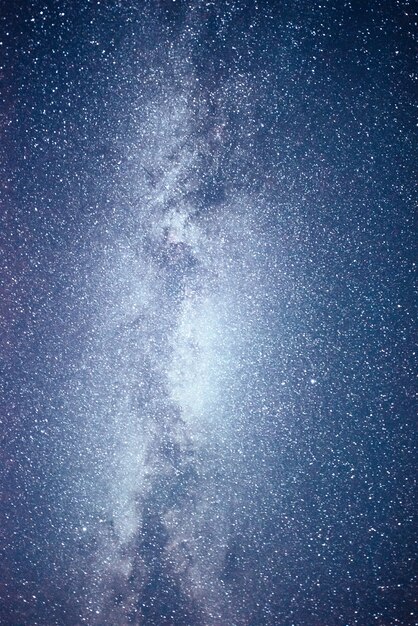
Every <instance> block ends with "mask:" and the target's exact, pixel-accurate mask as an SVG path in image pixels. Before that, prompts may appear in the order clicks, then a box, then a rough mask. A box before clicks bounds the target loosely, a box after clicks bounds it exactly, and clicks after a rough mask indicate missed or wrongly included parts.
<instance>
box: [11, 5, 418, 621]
mask: <svg viewBox="0 0 418 626" xmlns="http://www.w3.org/2000/svg"><path fill="white" fill-rule="evenodd" d="M416 20H417V14H416V7H414V4H413V3H412V2H409V1H408V0H402V1H396V2H367V3H364V2H355V1H353V2H348V1H347V2H343V1H337V0H329V1H328V0H324V1H323V2H319V3H313V2H312V3H311V2H296V1H295V2H292V1H283V2H281V1H277V2H260V3H259V5H258V7H257V4H256V3H253V2H248V3H245V2H225V3H223V2H222V3H210V2H208V3H205V2H183V1H177V2H174V1H164V2H163V1H161V2H158V1H156V0H155V1H154V2H137V3H135V2H126V3H125V2H106V1H103V2H100V3H99V2H89V1H86V2H80V3H75V2H64V1H58V2H50V1H48V2H29V1H28V2H26V1H22V2H18V3H12V2H3V4H2V8H1V25H0V40H1V48H0V55H1V56H0V61H1V70H0V80H1V116H0V132H1V164H0V165H1V175H0V176H1V178H0V184H1V192H0V193H1V208H0V211H1V212H0V238H1V241H0V244H1V252H0V254H1V264H0V267H1V270H0V271H1V297H0V307H1V309H0V311H1V325H2V326H1V361H2V362H1V427H0V428H1V435H2V444H1V452H0V455H1V469H0V476H1V495H2V500H1V506H0V528H1V529H2V531H1V533H2V534H1V536H0V548H1V551H2V557H1V563H2V564H1V575H0V578H1V583H0V599H1V602H0V606H1V608H0V621H1V623H2V624H5V625H6V624H7V625H10V626H11V625H13V626H17V625H18V624H19V625H20V624H21V625H22V626H23V625H24V624H25V625H26V624H45V625H46V624H48V625H51V624H61V625H62V624H68V625H75V624H77V623H79V620H80V614H79V606H78V603H77V601H76V600H75V599H74V597H73V596H71V591H70V590H71V589H73V586H72V585H73V584H74V580H73V578H74V576H73V578H71V575H70V574H69V573H68V570H69V565H68V564H69V562H70V557H69V555H70V554H71V553H72V551H73V550H74V546H75V545H77V546H78V547H77V549H80V550H81V548H80V547H79V543H77V541H78V539H77V538H74V537H73V535H72V534H71V532H70V531H68V534H67V535H66V534H65V532H64V531H62V525H61V526H60V524H62V520H64V519H66V518H68V526H69V528H70V527H71V524H74V523H75V522H74V520H73V519H72V512H71V511H65V510H61V509H59V507H62V506H64V505H63V504H62V502H65V497H62V494H61V495H60V497H59V498H58V497H57V494H59V492H60V489H62V485H63V483H62V478H63V475H64V474H65V472H66V471H67V469H68V468H67V469H66V468H65V467H63V466H61V467H60V469H57V465H56V464H54V463H53V461H52V455H53V451H54V450H55V449H56V441H59V440H62V439H63V437H65V436H66V435H65V433H67V432H68V428H69V429H70V430H71V428H74V429H75V430H77V428H81V426H80V425H79V424H76V425H74V424H73V425H70V426H68V424H67V423H65V424H64V425H63V424H62V423H61V422H60V418H59V416H60V415H61V414H62V415H63V416H64V415H65V418H64V417H63V422H65V421H66V420H67V421H68V420H69V419H70V418H69V417H68V416H69V415H70V413H68V409H64V408H63V407H64V404H65V401H64V399H63V397H62V394H61V390H62V388H63V387H64V386H65V384H66V382H67V380H68V377H69V375H70V373H71V372H72V371H73V370H74V368H75V367H76V364H77V362H78V360H79V359H80V358H81V355H82V354H83V351H84V349H85V345H86V344H87V343H88V336H89V335H88V333H89V324H90V323H91V317H90V316H91V312H90V309H91V302H90V301H89V293H91V290H90V289H89V280H90V278H89V277H90V276H91V272H93V271H94V268H95V264H96V261H97V258H98V255H99V251H100V250H101V249H102V248H103V247H104V246H106V245H107V243H108V242H109V241H110V240H111V239H112V237H114V236H115V233H116V232H118V229H119V228H120V223H121V219H122V218H121V216H122V215H123V214H124V212H125V213H128V212H129V200H128V199H125V200H121V198H122V195H119V196H117V193H116V191H115V189H122V188H123V184H124V183H123V180H125V179H124V176H125V175H126V171H127V168H128V165H127V163H128V161H129V158H128V157H129V154H130V152H129V151H130V146H131V145H133V139H132V137H134V138H135V137H137V136H138V133H139V131H138V125H139V124H138V120H141V115H142V113H141V111H142V109H141V107H144V108H145V106H146V104H147V103H149V102H152V101H153V97H154V92H155V96H157V93H158V88H159V87H158V86H159V85H161V84H170V81H173V82H175V81H176V80H179V78H178V77H177V78H176V76H174V75H172V73H173V70H172V67H171V66H170V64H169V62H168V60H167V59H168V50H169V49H170V44H173V45H175V46H177V50H179V51H180V52H181V54H183V63H184V73H185V74H187V72H188V68H190V72H191V71H193V76H194V79H193V80H194V82H193V81H192V83H191V86H190V99H191V101H192V102H193V104H192V105H191V106H192V110H193V115H194V116H195V117H194V119H195V120H196V128H197V130H196V136H198V137H199V141H204V142H206V145H208V146H209V148H208V152H207V154H209V156H208V157H207V159H208V167H207V170H208V172H211V173H210V174H208V175H207V176H202V178H201V180H200V181H199V183H198V184H197V185H196V186H195V189H194V190H193V194H192V195H193V198H192V199H193V202H194V205H195V206H196V207H197V212H198V213H199V214H200V215H202V214H203V215H205V214H207V215H208V219H210V217H211V215H212V214H214V213H215V212H219V211H221V212H222V206H223V205H222V203H223V202H226V201H227V199H228V198H230V197H232V196H238V195H239V194H241V193H243V192H245V193H247V194H253V196H254V197H257V198H258V205H257V206H255V207H254V220H255V222H256V223H259V224H260V229H262V230H263V231H264V232H265V233H266V235H265V236H266V239H268V242H269V243H268V250H269V258H268V259H267V260H266V263H265V265H266V267H267V270H266V271H267V272H268V273H269V280H271V282H270V283H269V284H270V287H269V289H270V290H271V292H270V295H268V296H267V297H266V304H265V307H264V310H263V317H262V319H260V320H258V322H259V326H260V328H261V331H260V333H262V331H263V329H264V330H265V335H266V336H267V335H268V337H269V340H268V342H267V343H268V349H267V351H266V352H265V356H264V357H263V359H264V360H263V362H262V364H261V365H260V364H259V368H260V371H262V375H261V379H262V382H261V383H257V384H258V387H257V394H259V395H260V396H261V395H262V396H263V406H264V412H263V410H261V408H260V406H261V404H257V403H258V399H257V398H258V396H257V394H256V393H255V392H254V393H253V394H252V393H251V391H249V392H248V433H250V434H248V436H247V439H245V437H244V441H243V444H242V445H243V454H244V456H245V458H246V459H247V460H248V463H247V468H248V470H247V471H248V475H247V476H245V477H243V478H242V480H243V481H244V482H245V481H248V483H249V484H257V481H256V477H257V475H263V480H264V482H263V483H262V484H261V485H258V486H257V488H254V498H255V500H256V501H257V509H256V510H257V520H254V519H252V520H251V519H249V520H247V521H245V520H244V521H243V522H242V523H241V525H240V527H239V533H237V535H236V536H235V537H234V536H233V535H232V536H231V543H230V547H229V551H228V556H227V558H226V562H225V570H224V577H225V579H227V580H229V581H230V584H231V586H232V587H234V585H235V586H236V587H237V588H238V589H239V588H240V586H241V587H242V588H243V589H244V588H246V587H245V585H246V583H244V582H243V581H244V580H245V579H246V578H249V579H251V580H252V578H253V577H254V578H256V579H257V580H258V584H256V583H254V584H253V583H251V584H249V585H248V586H249V589H250V591H249V593H251V594H252V595H253V597H254V602H253V604H252V606H251V608H248V613H247V616H246V617H245V619H246V621H242V622H239V623H245V624H248V625H252V626H258V625H260V626H261V625H263V624H265V625H267V624H269V625H270V624H271V625H272V624H283V625H284V626H286V625H290V624H296V625H297V626H302V625H305V624H306V625H307V626H308V625H309V626H314V625H316V624H317V625H318V626H319V625H324V624H327V625H329V626H331V625H334V624H335V625H340V624H341V625H343V624H350V625H351V624H358V625H361V626H368V625H370V624H378V625H381V626H388V625H389V624H391V625H392V624H413V623H415V622H416V619H417V618H416V612H415V614H414V613H413V611H414V604H413V603H414V593H415V594H416V580H415V582H414V578H413V574H414V567H413V563H414V558H415V556H416V546H415V541H414V501H413V495H414V480H415V475H416V471H415V470H416V462H415V458H416V449H415V437H416V432H415V415H416V403H415V401H414V394H415V392H416V385H415V384H414V378H413V373H414V368H415V365H416V364H415V359H416V354H415V352H414V344H415V336H414V326H415V324H414V321H415V319H416V298H415V295H414V292H413V288H414V280H415V270H416V266H415V262H416V223H415V221H414V213H413V199H414V196H413V182H414V177H413V170H414V161H415V160H416V156H417V155H416V143H415V141H416V140H415V136H414V104H415V100H416V67H415V62H414V56H413V47H414V38H416ZM240 76H242V77H243V78H242V84H243V85H244V86H243V87H242V89H241V91H239V90H237V88H236V91H233V90H232V89H231V90H230V91H228V89H230V88H229V85H230V84H231V82H234V84H235V85H236V84H239V83H240V80H241V79H240ZM237 94H238V95H237ZM237 98H238V104H239V105H240V106H238V107H237V106H235V104H236V103H237ZM200 101H204V102H205V106H206V107H207V109H206V110H207V113H206V114H205V115H202V113H201V112H200V109H199V107H200V104H199V102H200ZM193 107H195V108H194V109H193ZM217 132H218V133H221V135H222V137H221V139H220V141H219V142H218V143H216V141H217V139H216V138H215V136H216V133H217ZM202 138H203V139H202ZM186 141H192V142H193V141H194V139H193V137H192V138H191V139H190V137H189V136H186ZM237 154H239V158H238V157H237ZM215 159H218V161H219V162H220V163H221V166H220V167H219V168H218V169H216V171H215V170H214V169H213V168H212V169H211V167H212V163H213V161H214V160H215ZM202 160H204V159H203V157H202ZM218 161H217V162H218ZM201 165H202V170H204V168H205V164H204V163H203V164H202V163H201ZM121 172H122V173H121ZM152 176H157V177H158V172H157V173H154V172H151V177H152ZM121 193H122V192H121ZM123 197H125V196H123ZM117 198H118V199H117ZM124 202H126V204H125V205H124ZM220 207H221V208H220ZM115 214H116V215H117V217H116V218H114V221H112V220H113V217H112V216H114V215H115ZM125 235H126V233H124V236H125ZM282 251H284V253H285V258H286V260H285V262H284V261H283V258H282V257H280V261H278V260H277V259H279V256H280V255H281V254H282ZM277 264H280V267H281V272H282V275H283V273H284V275H285V284H286V288H283V291H282V292H281V293H279V292H278V291H277V290H278V289H279V288H278V287H277V284H278V283H276V279H275V267H276V266H277ZM275 285H276V287H275ZM276 289H277V290H276ZM263 332H264V331H263ZM274 337H280V340H279V339H277V344H276V343H275V340H274ZM283 346H284V347H283ZM284 355H285V358H284ZM247 376H248V379H246V382H245V384H247V386H248V389H249V390H251V388H252V385H253V384H254V381H253V380H252V376H251V373H248V372H247ZM244 378H245V376H244ZM284 382H285V383H286V385H283V384H282V383H284ZM243 384H244V383H243ZM256 396H257V397H256ZM277 406H280V415H279V412H278V411H276V409H277ZM65 411H67V412H65ZM66 429H67V430H66ZM73 451H74V447H71V446H70V451H69V452H68V458H67V461H68V464H69V465H68V467H69V468H71V454H73ZM261 460H262V468H261V465H260V463H261ZM266 468H267V469H266ZM68 473H69V474H71V469H68ZM64 495H65V494H64ZM58 500H59V502H60V504H59V505H58V504H57V502H58ZM415 521H416V520H415ZM150 523H151V522H150ZM155 523H156V526H157V527H158V522H155ZM255 527H257V529H258V530H257V532H255V530H254V528H255ZM58 528H60V531H59V532H58V530H57V529H58ZM63 532H64V534H62V533H63ZM144 532H145V531H144ZM60 533H61V534H60ZM161 533H163V531H161ZM160 539H161V541H162V542H164V541H165V540H164V539H162V538H161V537H160ZM156 541H157V540H156ZM157 544H158V541H157ZM60 546H61V547H60ZM154 547H155V546H154ZM83 549H84V550H85V551H86V553H93V552H94V549H95V548H94V546H93V544H92V545H91V546H90V547H89V546H87V547H86V546H84V548H83ZM80 558H81V557H80ZM75 578H77V575H75ZM155 584H156V585H157V587H158V582H157V583H155ZM144 593H145V592H144ZM146 593H149V595H152V593H153V594H154V595H155V596H157V597H158V589H157V591H155V590H154V591H152V593H151V591H149V590H148V591H147V592H146ZM176 593H177V592H176ZM173 594H174V592H173ZM174 596H175V594H174V595H173V596H172V602H173V603H177V604H176V605H178V606H180V605H181V606H183V617H179V618H178V621H175V619H174V618H173V619H172V620H171V621H169V620H168V618H167V620H168V621H163V619H162V617H161V616H160V617H159V616H158V606H160V605H159V604H158V602H157V609H155V613H152V611H151V609H149V608H148V609H147V610H149V613H145V614H146V615H147V616H148V617H147V619H148V621H146V622H145V623H147V624H148V623H149V624H154V623H155V624H165V623H167V624H169V623H170V624H171V623H173V624H175V623H176V624H187V623H190V624H195V623H196V625H197V624H198V623H200V622H199V621H198V620H199V619H200V618H199V617H198V614H197V613H193V610H194V609H193V606H192V605H190V606H189V607H188V608H187V610H186V608H184V606H186V605H187V599H186V600H180V599H179V597H178V596H176V597H174ZM160 600H161V598H160ZM147 606H148V605H147ZM161 606H162V605H161ZM165 608H167V607H165ZM144 610H145V609H144ZM161 610H162V609H161ZM415 611H416V608H415ZM414 615H415V616H414ZM242 619H244V618H242ZM181 620H183V621H181ZM80 623H81V622H80ZM132 623H141V622H139V621H138V622H135V621H134V618H132Z"/></svg>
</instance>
